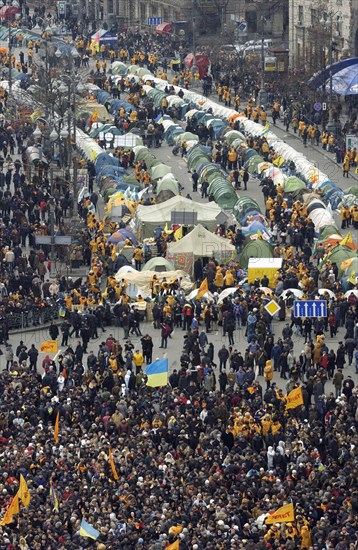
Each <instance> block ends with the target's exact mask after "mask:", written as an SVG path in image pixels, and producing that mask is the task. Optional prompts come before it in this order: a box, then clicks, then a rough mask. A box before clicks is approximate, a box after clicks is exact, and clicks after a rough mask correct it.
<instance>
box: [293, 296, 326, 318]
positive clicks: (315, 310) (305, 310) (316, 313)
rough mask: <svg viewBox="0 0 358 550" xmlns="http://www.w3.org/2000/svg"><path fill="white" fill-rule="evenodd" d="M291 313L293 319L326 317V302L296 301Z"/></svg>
mask: <svg viewBox="0 0 358 550" xmlns="http://www.w3.org/2000/svg"><path fill="white" fill-rule="evenodd" d="M293 312H294V316H295V317H327V301H326V300H296V301H295V302H294V304H293Z"/></svg>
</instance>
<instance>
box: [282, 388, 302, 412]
mask: <svg viewBox="0 0 358 550" xmlns="http://www.w3.org/2000/svg"><path fill="white" fill-rule="evenodd" d="M300 405H303V397H302V389H301V388H295V389H294V390H292V391H290V393H289V394H288V395H287V397H286V410H287V409H295V408H296V407H299V406H300Z"/></svg>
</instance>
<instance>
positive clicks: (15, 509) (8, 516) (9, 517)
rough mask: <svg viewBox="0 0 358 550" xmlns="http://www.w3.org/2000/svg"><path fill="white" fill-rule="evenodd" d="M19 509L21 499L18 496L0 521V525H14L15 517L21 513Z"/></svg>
mask: <svg viewBox="0 0 358 550" xmlns="http://www.w3.org/2000/svg"><path fill="white" fill-rule="evenodd" d="M19 509H20V508H19V497H18V496H17V494H16V495H15V496H14V498H13V499H12V501H11V503H10V506H9V507H8V509H7V510H6V512H5V515H4V517H3V518H2V520H1V521H0V525H7V524H8V523H12V521H13V516H14V515H15V514H18V513H19Z"/></svg>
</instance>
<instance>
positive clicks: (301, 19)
mask: <svg viewBox="0 0 358 550" xmlns="http://www.w3.org/2000/svg"><path fill="white" fill-rule="evenodd" d="M298 22H299V24H300V25H303V6H298Z"/></svg>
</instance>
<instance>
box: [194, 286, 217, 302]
mask: <svg viewBox="0 0 358 550" xmlns="http://www.w3.org/2000/svg"><path fill="white" fill-rule="evenodd" d="M198 292H199V289H198V288H196V289H195V290H192V291H191V292H190V294H188V296H187V299H188V300H194V299H195V298H196V295H197V294H198ZM203 298H205V299H206V300H208V301H209V302H214V296H213V295H212V293H211V292H210V291H208V292H206V293H205V294H204V296H203Z"/></svg>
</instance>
